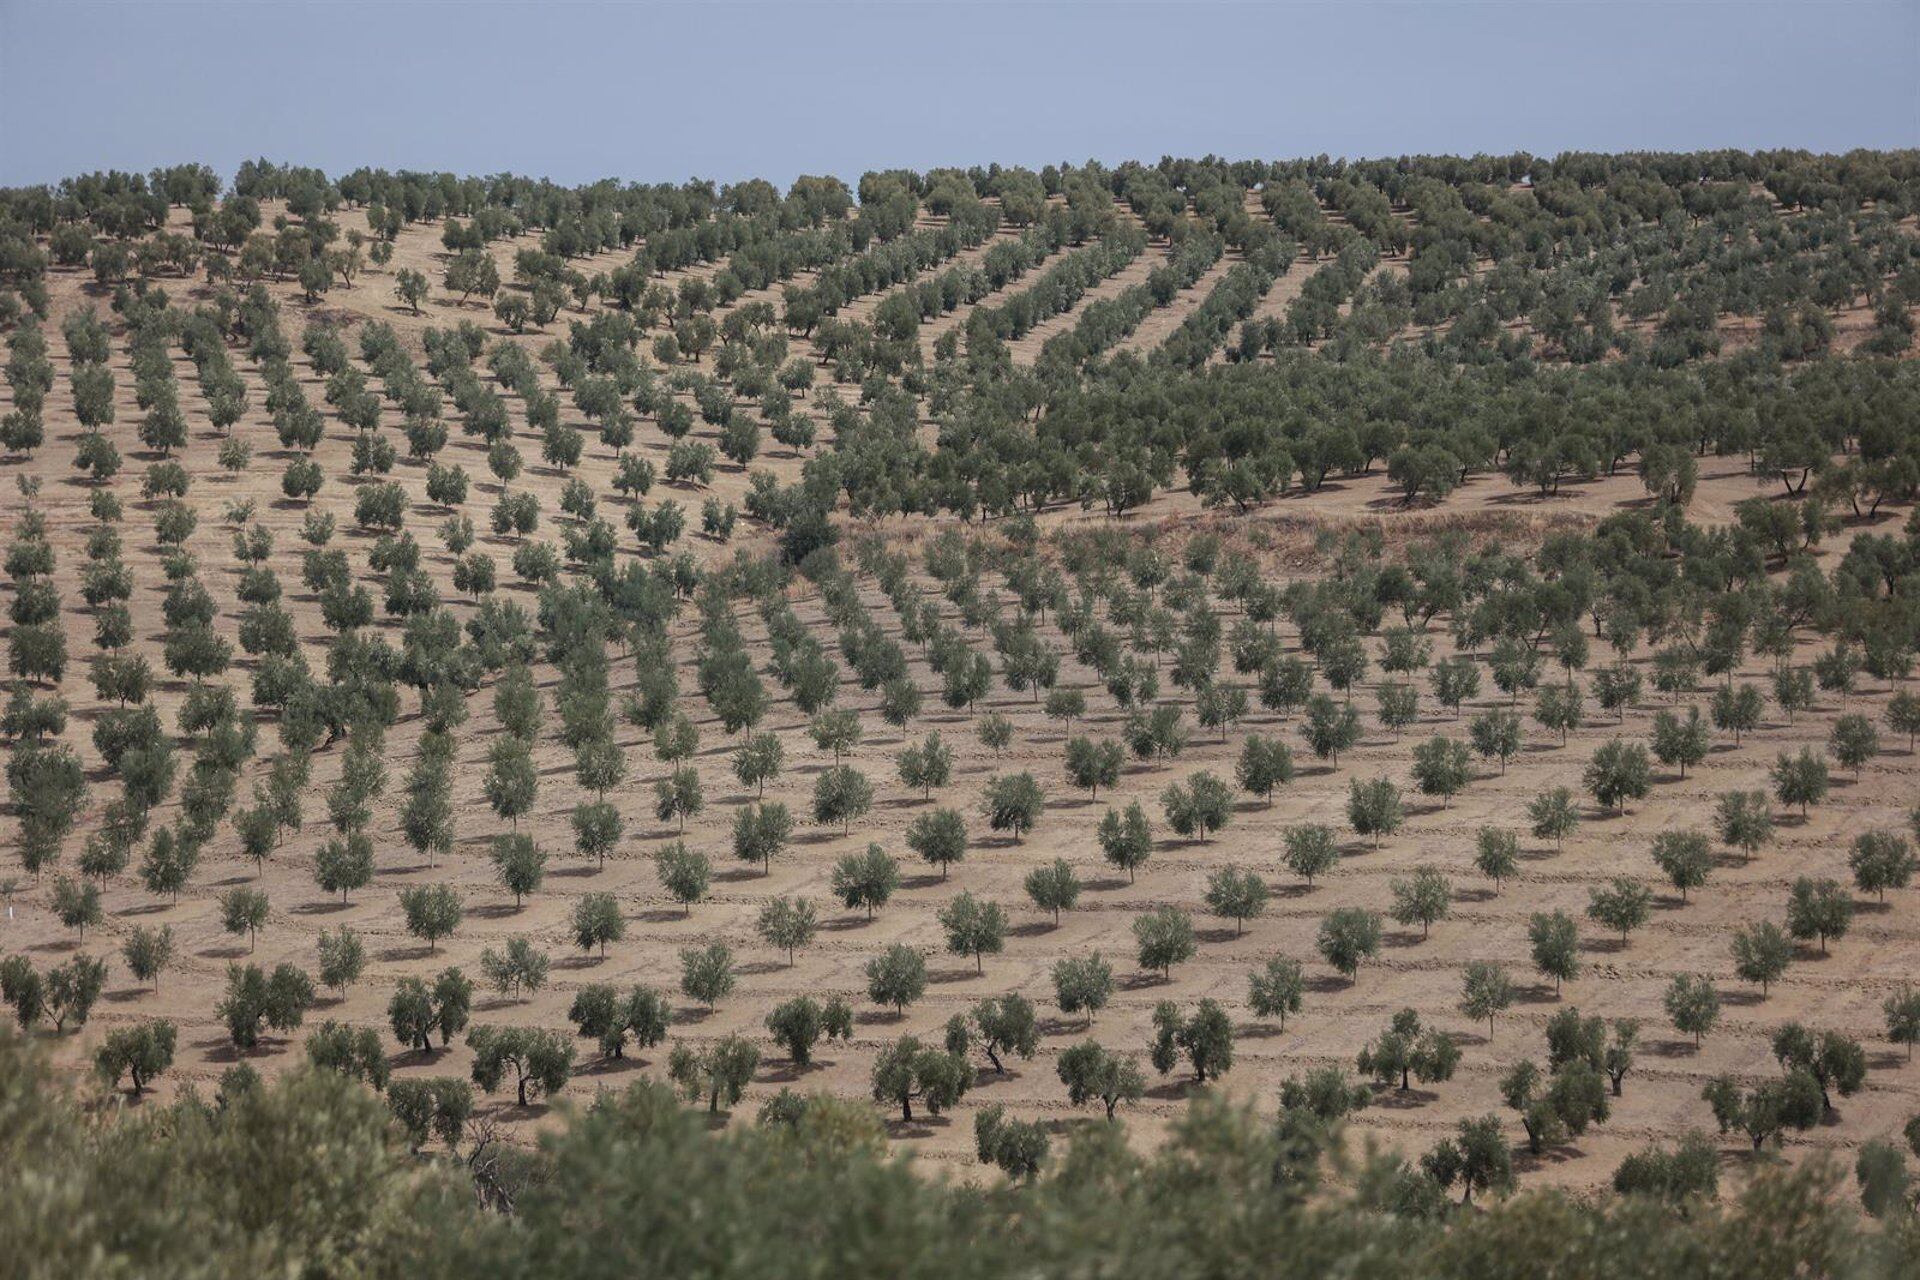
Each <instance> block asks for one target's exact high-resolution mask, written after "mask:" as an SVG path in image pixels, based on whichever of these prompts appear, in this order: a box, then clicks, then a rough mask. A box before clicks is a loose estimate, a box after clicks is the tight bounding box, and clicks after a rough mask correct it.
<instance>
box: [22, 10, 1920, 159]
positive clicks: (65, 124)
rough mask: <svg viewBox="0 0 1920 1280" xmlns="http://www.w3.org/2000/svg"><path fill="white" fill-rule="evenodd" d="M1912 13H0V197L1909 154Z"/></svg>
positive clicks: (1918, 111) (1918, 81)
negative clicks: (1220, 163) (60, 188)
mask: <svg viewBox="0 0 1920 1280" xmlns="http://www.w3.org/2000/svg"><path fill="white" fill-rule="evenodd" d="M1917 68H1920V0H1825V2H1821V0H1785V2H1779V3H1744V2H1737V0H1705V2H1695V3H1632V2H1612V3H1605V2H1601V3H1593V2H1586V0H1508V2H1506V3H1466V2H1459V0H1430V2H1428V3H1399V4H1389V3H1376V2H1373V0H1362V2H1355V3H1344V4H1333V3H1318V4H1300V3H1256V2H1253V0H1241V2H1240V3H1206V2H1201V0H1188V2H1184V3H1181V2H1171V3H1159V4H1125V3H1113V2H1111V0H1079V2H1078V3H1026V4H1015V3H988V2H984V0H953V2H948V3H931V2H928V0H919V2H912V0H901V2H896V3H892V4H855V3H792V4H750V3H729V2H725V0H709V2H706V3H682V4H663V3H649V2H645V0H634V2H629V3H597V4H596V3H547V4H525V3H507V2H501V3H473V4H463V3H453V2H452V0H441V2H439V3H417V2H413V3H409V2H399V0H396V2H392V3H384V4H366V3H353V2H335V3H321V2H317V0H308V2H303V3H294V2H291V0H289V2H277V0H255V2H254V3H250V4H231V3H225V4H222V3H176V2H173V0H153V2H149V3H140V4H134V3H122V4H88V3H33V2H29V0H0V185H14V184H20V183H27V182H42V181H51V180H55V179H58V178H60V177H62V176H65V175H67V174H71V173H75V172H80V171H85V170H90V169H96V168H108V167H117V168H133V169H147V168H149V167H151V166H153V165H155V164H158V163H164V162H174V161H182V160H202V161H205V162H207V163H209V164H212V165H213V166H214V167H215V168H216V169H217V170H218V171H219V172H220V174H221V175H222V177H231V175H232V173H233V170H234V167H235V165H236V164H237V163H238V162H239V161H240V160H242V159H243V158H246V157H249V156H256V155H265V156H267V157H269V158H272V159H276V160H286V161H293V162H297V163H302V164H313V165H319V166H320V167H322V168H324V169H326V170H327V171H328V172H329V173H340V172H344V171H346V170H348V169H350V168H353V167H355V166H357V165H361V164H371V165H377V166H384V167H388V168H421V169H451V170H454V171H456V172H460V173H490V172H498V171H500V170H509V169H510V170H513V171H515V172H520V173H527V174H533V175H536V176H549V177H552V178H554V179H556V180H559V181H563V182H567V183H574V182H580V181H584V180H589V179H593V178H598V177H605V176H611V177H617V178H622V179H639V180H647V181H659V180H673V181H677V180H680V179H683V178H686V177H689V176H693V175H697V176H700V177H707V178H713V179H715V180H718V181H728V180H731V179H736V178H741V177H751V176H762V177H768V178H771V179H774V180H776V181H786V180H788V179H791V178H792V177H793V176H794V175H795V174H798V173H803V172H812V173H836V174H839V175H840V176H842V177H844V178H847V179H849V180H852V179H855V178H857V177H858V175H859V174H860V173H861V172H863V171H864V170H867V169H874V168H885V167H889V166H894V165H904V166H909V167H913V168H919V169H924V168H928V167H931V166H934V165H942V164H960V165H965V164H974V163H980V164H985V163H988V162H991V161H996V160H997V161H1000V162H1002V163H1007V164H1028V165H1034V166H1038V165H1040V164H1044V163H1046V162H1048V161H1057V160H1076V161H1077V160H1084V159H1087V158H1098V159H1101V160H1105V161H1108V162H1118V161H1120V160H1124V159H1129V158H1138V159H1143V160H1148V161H1151V160H1154V159H1157V158H1159V157H1160V156H1161V155H1162V154H1173V155H1201V154H1205V153H1208V152H1212V153H1215V154H1219V155H1224V156H1228V157H1232V158H1243V157H1259V158H1285V157H1294V156H1301V155H1316V154H1320V153H1323V152H1324V153H1328V154H1334V155H1398V154H1402V153H1407V152H1453V153H1467V152H1474V151H1502V152H1504V151H1510V150H1514V149H1526V150H1530V151H1533V152H1535V153H1537V154H1552V153H1554V152H1557V151H1561V150H1566V149H1586V150H1608V151H1616V150H1629V149H1660V150H1672V149H1695V148H1709V147H1738V148H1744V149H1753V148H1765V147H1806V148H1810V149H1815V150H1823V151H1837V150H1845V149H1848V148H1851V147H1911V146H1916V145H1920V72H1917V70H1916V69H1917Z"/></svg>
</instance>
